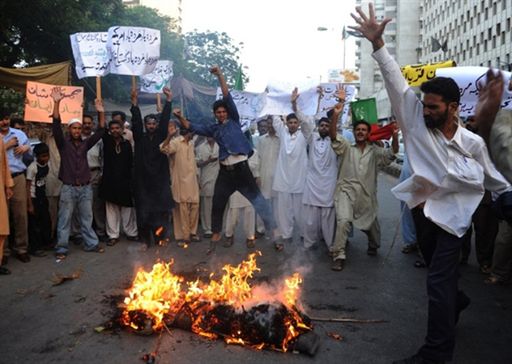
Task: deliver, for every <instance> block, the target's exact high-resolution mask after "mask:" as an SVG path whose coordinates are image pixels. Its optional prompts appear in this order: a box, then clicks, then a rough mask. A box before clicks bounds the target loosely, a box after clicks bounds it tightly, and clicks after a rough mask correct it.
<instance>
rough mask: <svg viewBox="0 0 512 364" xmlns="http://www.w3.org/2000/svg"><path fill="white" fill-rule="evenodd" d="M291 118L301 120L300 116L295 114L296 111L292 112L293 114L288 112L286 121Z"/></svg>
mask: <svg viewBox="0 0 512 364" xmlns="http://www.w3.org/2000/svg"><path fill="white" fill-rule="evenodd" d="M290 119H296V120H299V118H298V117H297V115H295V113H293V112H292V113H291V114H288V115H286V121H290Z"/></svg>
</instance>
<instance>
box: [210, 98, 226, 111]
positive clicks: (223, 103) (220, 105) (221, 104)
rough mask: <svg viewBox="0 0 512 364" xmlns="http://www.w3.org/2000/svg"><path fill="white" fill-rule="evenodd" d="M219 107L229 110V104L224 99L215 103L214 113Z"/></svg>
mask: <svg viewBox="0 0 512 364" xmlns="http://www.w3.org/2000/svg"><path fill="white" fill-rule="evenodd" d="M219 107H223V108H224V109H226V111H228V110H229V108H228V103H227V102H226V101H225V100H224V99H221V100H217V101H215V102H214V103H213V112H215V111H217V109H218V108H219Z"/></svg>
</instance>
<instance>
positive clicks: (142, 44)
mask: <svg viewBox="0 0 512 364" xmlns="http://www.w3.org/2000/svg"><path fill="white" fill-rule="evenodd" d="M107 47H108V49H109V52H110V55H111V62H110V73H115V74H119V75H132V76H141V75H146V74H148V73H151V72H153V71H154V69H155V67H156V64H157V62H158V59H159V58H160V31H159V30H157V29H151V28H141V27H121V26H115V27H110V28H109V29H108V42H107Z"/></svg>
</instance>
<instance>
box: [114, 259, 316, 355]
mask: <svg viewBox="0 0 512 364" xmlns="http://www.w3.org/2000/svg"><path fill="white" fill-rule="evenodd" d="M257 256H261V253H260V252H259V251H257V252H255V253H252V254H250V255H249V256H248V258H247V260H244V261H242V262H241V263H240V264H239V265H237V266H232V265H229V264H226V265H225V266H224V267H223V268H222V271H223V274H222V276H221V277H220V278H218V279H216V277H215V275H214V273H211V274H210V277H209V282H208V283H205V282H203V281H201V280H199V279H197V280H195V281H191V282H185V280H184V279H183V278H182V277H180V276H177V275H175V274H173V273H172V271H171V268H172V265H173V261H171V262H169V263H163V262H157V263H156V264H155V265H154V266H153V268H152V270H151V271H150V272H146V271H144V270H142V269H139V271H138V272H137V274H136V276H135V279H134V282H133V285H132V287H131V288H130V289H129V291H128V297H126V298H125V300H124V304H125V307H124V311H123V315H122V323H123V324H124V325H126V326H128V327H131V328H133V329H135V330H143V329H144V325H146V326H147V319H150V320H151V327H152V328H153V330H158V329H161V328H162V327H163V325H164V320H165V321H167V320H169V322H172V321H173V320H174V319H176V317H177V314H178V313H179V312H181V313H183V312H185V314H186V315H187V317H189V318H190V319H191V327H190V329H191V330H192V331H193V332H195V333H197V334H198V335H201V336H203V337H206V338H209V339H216V338H218V337H222V338H223V339H224V341H225V342H226V343H228V344H236V345H249V346H251V347H253V348H255V349H259V350H260V349H263V348H265V347H271V348H274V349H276V350H282V351H287V350H288V349H289V347H290V345H291V343H292V342H293V341H294V339H296V338H297V337H298V336H299V335H300V334H301V333H303V332H306V331H309V330H311V328H310V327H309V326H308V325H307V324H306V323H304V320H303V316H301V314H300V313H299V311H298V309H297V302H298V300H299V295H300V285H301V284H302V278H301V276H300V275H299V274H298V273H294V274H293V275H292V276H291V277H288V278H286V279H285V280H284V284H283V285H282V289H280V290H278V291H277V292H273V293H272V294H268V295H267V297H265V302H266V303H265V304H267V303H268V305H267V306H265V307H266V311H265V310H260V311H261V312H260V311H258V307H263V306H258V305H261V304H262V303H263V302H262V298H260V297H255V295H254V291H255V288H257V287H258V286H256V287H254V286H251V282H250V281H251V279H252V278H254V274H255V273H257V272H259V271H260V269H259V268H258V266H257V264H256V257H257ZM279 297H283V299H282V300H281V299H280V298H279ZM269 307H272V308H269ZM251 309H253V310H254V312H253V314H254V315H255V316H254V318H256V320H260V319H261V317H263V316H264V315H265V314H269V313H270V311H277V310H281V311H279V312H280V315H277V316H278V318H279V320H281V321H282V322H281V321H279V323H280V324H281V325H282V330H281V331H282V334H280V335H277V334H276V335H274V336H278V337H279V338H280V339H279V340H278V343H274V342H273V343H267V342H265V341H262V339H261V338H259V337H252V336H251V335H252V332H251V330H250V329H249V328H247V327H244V322H243V321H241V320H239V319H238V318H237V319H236V320H234V321H233V322H231V326H230V328H229V331H228V332H226V331H225V330H226V324H225V323H224V322H223V318H224V317H225V316H229V317H238V316H236V315H240V317H242V316H243V315H244V314H247V312H250V310H251ZM263 311H265V312H263ZM141 317H142V318H141ZM144 322H146V324H144ZM281 331H280V332H281ZM276 340H277V339H276Z"/></svg>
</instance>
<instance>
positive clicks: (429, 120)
mask: <svg viewBox="0 0 512 364" xmlns="http://www.w3.org/2000/svg"><path fill="white" fill-rule="evenodd" d="M423 119H425V125H426V126H427V128H429V129H435V128H439V127H440V126H441V125H443V124H444V123H445V122H446V120H448V108H447V109H446V111H445V112H444V114H443V115H441V116H439V117H437V118H434V117H432V116H430V115H428V116H423Z"/></svg>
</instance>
